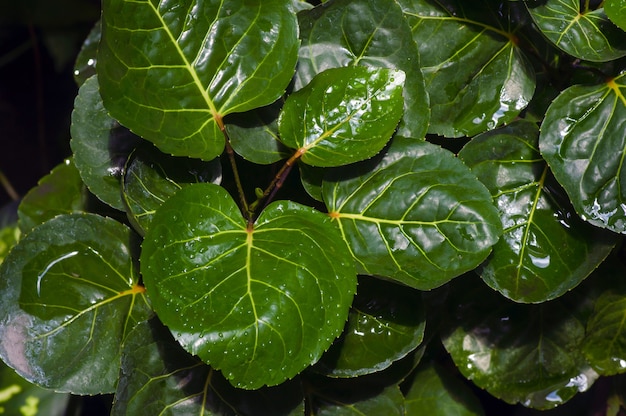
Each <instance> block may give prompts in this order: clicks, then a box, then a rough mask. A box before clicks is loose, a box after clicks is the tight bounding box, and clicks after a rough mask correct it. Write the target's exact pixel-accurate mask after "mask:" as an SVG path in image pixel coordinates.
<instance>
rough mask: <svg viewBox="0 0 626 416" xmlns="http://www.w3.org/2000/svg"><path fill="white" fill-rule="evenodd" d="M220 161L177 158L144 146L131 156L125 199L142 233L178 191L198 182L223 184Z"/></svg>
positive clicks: (128, 164)
mask: <svg viewBox="0 0 626 416" xmlns="http://www.w3.org/2000/svg"><path fill="white" fill-rule="evenodd" d="M221 179H222V168H221V164H220V161H219V159H214V160H212V161H210V162H205V161H202V160H198V159H189V158H183V157H173V156H169V155H166V154H163V153H161V152H159V151H158V150H157V149H156V148H154V147H153V146H151V145H150V146H141V147H139V148H138V149H137V150H136V151H135V152H134V153H133V154H132V155H131V157H130V159H129V160H128V162H127V165H126V168H125V172H124V183H123V187H124V192H123V194H124V200H125V203H126V206H127V207H128V211H129V212H128V213H129V216H130V217H131V221H132V223H133V224H134V225H135V226H136V228H138V229H139V230H140V231H141V232H142V233H145V230H147V229H148V228H150V223H151V222H152V216H153V215H154V213H155V212H156V210H157V209H158V208H159V207H160V206H161V204H163V202H164V201H166V200H167V199H168V198H169V197H171V196H172V195H174V194H175V193H176V191H178V190H179V189H181V188H182V187H184V186H187V185H189V184H192V183H198V182H211V183H220V181H221Z"/></svg>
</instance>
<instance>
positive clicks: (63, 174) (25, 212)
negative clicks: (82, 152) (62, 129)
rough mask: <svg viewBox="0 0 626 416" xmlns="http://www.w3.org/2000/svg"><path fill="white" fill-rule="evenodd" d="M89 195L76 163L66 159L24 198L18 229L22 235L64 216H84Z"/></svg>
mask: <svg viewBox="0 0 626 416" xmlns="http://www.w3.org/2000/svg"><path fill="white" fill-rule="evenodd" d="M86 205H87V192H86V189H85V186H84V184H83V181H82V180H81V177H80V175H79V173H78V170H77V169H76V166H75V165H74V162H73V160H72V159H66V160H65V161H64V162H62V163H60V164H59V165H58V166H56V167H55V168H54V169H52V171H51V172H50V173H49V174H48V175H46V176H44V177H43V178H42V179H41V180H40V181H39V183H38V184H37V186H35V187H34V188H32V189H31V190H30V191H28V193H27V194H26V195H25V196H24V198H22V202H21V203H20V206H19V208H18V215H19V222H18V225H19V227H20V230H21V232H22V233H27V232H29V231H30V230H31V229H33V228H34V227H35V226H37V225H39V224H42V223H44V222H46V221H47V220H49V219H51V218H54V217H55V216H57V215H60V214H70V213H73V212H84V211H85V209H86Z"/></svg>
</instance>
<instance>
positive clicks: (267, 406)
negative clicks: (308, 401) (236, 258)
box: [111, 320, 304, 416]
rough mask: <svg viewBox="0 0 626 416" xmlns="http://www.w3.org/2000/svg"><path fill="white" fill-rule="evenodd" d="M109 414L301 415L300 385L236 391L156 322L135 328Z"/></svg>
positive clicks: (129, 338) (123, 361) (127, 345)
mask: <svg viewBox="0 0 626 416" xmlns="http://www.w3.org/2000/svg"><path fill="white" fill-rule="evenodd" d="M115 399H116V400H115V403H114V407H113V410H112V412H111V414H112V415H113V416H115V415H119V416H126V415H140V414H146V415H147V414H150V415H157V414H158V415H172V416H179V415H190V416H191V415H197V416H200V415H211V416H222V415H224V416H226V415H233V414H245V415H250V416H255V415H256V416H263V415H268V414H271V415H297V414H300V415H302V414H303V411H304V409H303V404H302V401H303V398H302V392H301V389H300V385H299V383H298V382H295V381H294V382H288V383H285V384H284V385H282V386H279V387H274V388H265V389H260V390H256V391H248V390H238V389H235V388H234V387H233V386H231V385H230V384H229V383H228V382H227V381H226V380H225V379H224V377H222V375H221V374H220V373H219V372H217V371H215V370H213V369H211V367H209V366H207V365H206V364H204V363H203V362H202V361H200V360H199V359H198V358H197V357H193V356H191V355H189V353H187V352H186V351H185V350H184V349H182V347H181V346H180V345H179V344H178V343H177V342H176V341H175V340H174V339H173V338H172V335H171V334H170V332H169V331H168V329H167V328H165V327H164V326H162V325H161V324H160V323H158V322H157V321H156V320H152V321H150V322H146V323H142V324H140V325H138V326H137V327H136V328H135V329H134V330H133V331H132V332H131V333H130V334H129V337H128V340H127V341H126V343H125V347H124V356H123V360H122V373H121V378H120V384H119V386H118V391H117V393H116V396H115Z"/></svg>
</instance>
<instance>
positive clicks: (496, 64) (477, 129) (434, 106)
mask: <svg viewBox="0 0 626 416" xmlns="http://www.w3.org/2000/svg"><path fill="white" fill-rule="evenodd" d="M398 2H399V3H400V5H401V6H402V9H403V11H404V15H405V16H406V18H407V20H408V22H409V25H410V26H411V29H412V31H413V38H414V39H415V42H416V43H417V46H418V49H419V54H420V60H421V67H422V72H423V74H424V80H425V83H426V90H427V91H428V94H429V96H430V106H431V112H432V114H431V121H430V127H429V129H428V132H429V133H435V134H439V135H443V136H446V137H459V136H473V135H475V134H478V133H482V132H484V131H487V130H492V129H494V128H496V127H498V126H499V125H501V124H503V123H507V122H509V121H511V120H513V119H514V118H515V117H516V116H517V115H518V114H519V113H520V111H521V110H522V109H524V108H525V107H526V106H527V105H528V103H529V101H530V99H531V98H532V96H533V93H534V90H535V78H534V71H533V69H532V66H531V65H530V63H529V62H528V61H527V59H526V57H525V56H524V54H523V53H522V52H521V51H520V49H519V48H518V47H517V45H516V42H517V40H516V38H515V33H514V32H515V28H514V27H505V26H503V23H504V22H506V20H505V21H504V22H503V19H502V18H501V17H500V16H498V15H497V13H506V9H507V7H508V6H507V5H506V4H502V5H500V6H499V9H500V11H498V12H496V8H495V7H494V2H492V1H489V0H481V1H478V2H476V1H475V2H472V5H471V7H466V6H468V4H467V3H465V2H464V1H461V0H445V1H437V2H431V1H426V0H399V1H398ZM504 3H506V2H504ZM502 10H504V11H502ZM507 23H509V24H510V22H507Z"/></svg>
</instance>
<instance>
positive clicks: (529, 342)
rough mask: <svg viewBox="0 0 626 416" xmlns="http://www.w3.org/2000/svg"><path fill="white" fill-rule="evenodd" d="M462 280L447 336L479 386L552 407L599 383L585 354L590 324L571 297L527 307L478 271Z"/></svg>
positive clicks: (450, 301)
mask: <svg viewBox="0 0 626 416" xmlns="http://www.w3.org/2000/svg"><path fill="white" fill-rule="evenodd" d="M455 283H456V286H455V289H454V290H453V291H451V294H450V296H449V298H448V300H447V304H448V315H447V317H446V319H444V320H443V321H442V324H443V329H442V334H443V335H442V340H443V344H444V346H445V348H446V349H447V350H448V352H449V353H450V355H451V356H452V359H453V360H454V363H455V364H456V366H457V368H458V369H459V371H460V372H461V373H462V374H463V375H464V376H465V377H466V378H467V379H469V380H471V381H473V382H474V383H475V384H476V385H477V386H478V387H480V388H482V389H485V390H487V392H489V394H491V395H493V396H495V397H497V398H500V399H502V400H504V401H505V402H508V403H512V404H514V403H518V402H519V403H521V404H523V405H524V406H526V407H531V408H536V409H550V408H553V407H556V406H558V405H560V404H563V403H564V402H566V401H567V400H569V399H571V398H572V397H573V396H574V395H575V394H576V393H578V392H582V391H585V390H587V389H588V388H589V387H590V386H591V385H592V384H593V382H594V381H595V380H596V378H597V377H598V374H597V373H596V372H595V371H593V370H592V369H591V368H589V365H588V364H587V361H586V359H585V357H584V355H583V354H582V348H581V347H582V342H583V340H584V336H585V328H584V325H583V323H582V322H581V321H580V320H579V319H578V318H577V317H576V316H575V314H574V312H573V311H572V308H571V305H570V304H569V303H565V302H564V301H563V298H564V297H561V298H559V299H557V300H555V301H552V302H547V303H543V304H539V305H523V304H517V303H513V302H511V301H509V300H508V299H506V298H504V297H502V296H500V294H498V293H497V292H494V291H492V290H491V289H489V288H488V287H487V286H485V285H481V284H480V281H478V280H475V279H473V278H472V277H471V276H467V277H466V278H464V279H458V280H457V281H455Z"/></svg>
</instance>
